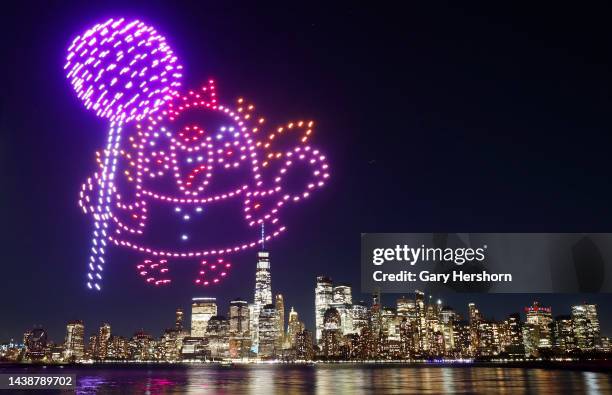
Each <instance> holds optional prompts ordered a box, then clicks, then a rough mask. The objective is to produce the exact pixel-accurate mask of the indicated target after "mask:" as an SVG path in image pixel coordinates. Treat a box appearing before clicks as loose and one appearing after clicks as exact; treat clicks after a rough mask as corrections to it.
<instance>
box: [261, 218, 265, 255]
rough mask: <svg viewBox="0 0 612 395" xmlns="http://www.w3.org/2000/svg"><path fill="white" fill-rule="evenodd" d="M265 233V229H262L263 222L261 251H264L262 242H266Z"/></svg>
mask: <svg viewBox="0 0 612 395" xmlns="http://www.w3.org/2000/svg"><path fill="white" fill-rule="evenodd" d="M265 235H266V232H265V228H264V224H263V222H262V223H261V250H262V251H263V250H265V245H264V242H265V241H266V237H265Z"/></svg>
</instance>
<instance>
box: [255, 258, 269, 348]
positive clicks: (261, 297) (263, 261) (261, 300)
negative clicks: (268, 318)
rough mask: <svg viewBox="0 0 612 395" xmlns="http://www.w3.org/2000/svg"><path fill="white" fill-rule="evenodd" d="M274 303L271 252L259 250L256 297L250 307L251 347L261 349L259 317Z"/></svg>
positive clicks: (256, 270)
mask: <svg viewBox="0 0 612 395" xmlns="http://www.w3.org/2000/svg"><path fill="white" fill-rule="evenodd" d="M271 303H272V278H271V275H270V253H269V252H267V251H259V252H257V267H256V268H255V297H254V299H253V304H252V306H251V308H250V316H251V328H250V331H251V348H252V349H253V350H254V351H255V352H258V350H259V338H260V336H259V327H260V325H259V317H260V315H261V312H262V310H263V307H264V306H266V305H268V304H271Z"/></svg>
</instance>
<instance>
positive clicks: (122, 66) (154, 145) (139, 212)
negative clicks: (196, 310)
mask: <svg viewBox="0 0 612 395" xmlns="http://www.w3.org/2000/svg"><path fill="white" fill-rule="evenodd" d="M65 69H67V70H68V78H69V79H70V80H71V82H72V85H73V87H74V89H75V90H76V91H77V93H78V97H79V98H80V99H81V100H83V102H84V104H85V106H86V108H87V109H92V110H94V111H96V115H98V116H100V117H104V118H108V119H109V120H110V131H109V136H108V140H107V144H106V149H105V150H104V151H103V153H97V163H98V170H97V171H96V172H95V173H94V175H93V176H92V177H90V178H88V179H87V182H86V183H84V184H83V186H82V188H81V192H80V199H79V205H80V206H81V208H82V209H83V211H84V212H85V213H86V214H90V215H91V216H92V218H93V222H94V233H93V240H92V248H91V256H90V261H89V263H88V268H89V271H88V273H87V277H88V279H87V286H88V287H89V288H93V289H98V290H99V289H100V284H101V280H102V272H103V270H104V264H105V260H104V253H105V249H106V247H107V243H109V242H110V243H112V244H114V245H117V246H122V247H127V248H129V249H131V250H134V251H136V252H138V253H141V254H142V255H144V258H143V260H142V261H141V262H139V263H138V265H137V266H136V269H137V272H138V273H139V275H140V276H142V277H143V278H144V279H145V280H146V282H147V283H150V284H155V285H164V284H168V283H170V282H171V280H170V279H169V278H168V275H169V270H170V269H169V260H170V259H172V260H174V259H177V260H178V259H180V260H190V261H196V262H198V269H197V274H196V279H195V284H196V285H204V286H206V285H212V284H216V283H218V282H220V281H221V280H222V279H223V278H224V277H226V276H227V275H228V273H229V270H230V268H231V266H232V265H231V263H230V262H229V261H228V260H227V256H228V255H231V254H232V253H236V252H239V251H244V250H247V249H250V248H254V247H256V246H258V245H262V244H263V243H264V242H267V241H269V240H271V239H273V238H275V237H276V236H278V235H279V234H280V233H282V232H284V231H285V229H286V227H285V226H284V225H283V224H282V223H281V216H280V213H281V212H282V211H283V210H285V209H286V207H287V206H288V205H289V204H290V203H293V202H299V201H301V200H303V199H305V198H307V197H308V196H310V194H311V193H312V192H313V191H315V190H316V189H317V188H320V187H322V186H323V185H324V184H325V182H326V180H327V178H328V177H329V172H328V164H327V161H326V158H325V155H323V154H322V153H321V152H320V151H319V150H318V149H317V148H315V147H313V146H311V145H310V143H309V140H310V138H311V135H312V131H313V122H312V121H296V122H289V123H287V124H285V125H283V126H281V127H277V128H275V129H274V130H273V131H272V132H270V131H268V132H266V131H265V129H264V119H263V118H262V117H259V116H256V115H255V113H254V106H253V105H252V104H248V103H246V102H245V100H244V99H238V101H237V103H236V105H235V106H229V105H223V104H221V103H219V102H218V100H217V94H216V89H215V84H214V81H212V80H210V81H208V83H207V84H206V85H205V86H204V87H202V88H201V89H198V90H189V91H187V92H186V93H184V94H179V93H178V91H177V89H178V87H179V86H180V83H179V79H180V77H181V72H180V70H181V69H182V68H181V66H179V65H178V64H177V58H176V57H175V56H174V55H173V53H172V51H171V50H170V48H169V47H168V45H167V44H166V43H165V40H164V38H163V37H162V36H160V35H159V34H157V33H156V32H155V30H154V29H153V28H151V27H149V26H147V25H145V24H144V23H142V22H139V21H134V22H130V23H127V22H125V21H124V20H123V19H119V20H113V19H111V20H109V21H107V22H105V23H103V24H98V25H96V26H94V27H93V28H92V29H90V30H88V31H87V32H86V33H85V34H83V35H82V36H79V37H77V38H76V39H75V40H74V41H73V43H72V45H71V46H70V48H69V51H68V57H67V63H66V66H65ZM122 129H124V130H123V132H124V133H123V134H125V135H127V138H128V140H127V141H128V144H123V145H121V144H120V138H121V134H122ZM285 135H287V136H286V137H285ZM287 137H288V138H289V140H292V141H294V143H291V144H289V146H286V144H283V143H282V142H280V141H281V140H287ZM295 142H297V144H295ZM296 165H301V166H302V167H306V168H307V169H308V175H309V176H308V178H307V180H306V181H305V182H303V187H300V189H299V190H298V191H295V190H289V188H288V185H287V180H286V179H287V176H288V174H290V173H291V170H292V168H294V166H296ZM237 171H242V178H240V177H239V176H238V175H237V174H236V172H237ZM244 174H246V176H244ZM219 180H221V181H225V182H223V183H221V184H228V182H227V181H230V182H229V183H230V184H233V185H232V186H230V187H227V186H222V187H221V188H220V189H219V187H217V188H215V184H216V183H217V184H218V181H219ZM232 201H238V202H240V205H241V206H242V211H243V215H242V217H243V219H244V226H245V227H246V228H247V229H248V228H253V229H254V230H257V229H259V228H261V229H262V236H261V237H255V236H254V237H252V238H251V239H247V240H238V241H235V242H234V243H228V244H227V245H218V246H211V245H202V246H200V247H192V248H190V249H187V248H186V247H184V243H180V242H179V243H177V244H173V246H172V247H168V246H164V247H162V246H159V245H157V244H156V243H155V242H152V241H150V240H148V238H149V237H148V236H150V234H151V233H152V230H151V225H150V222H151V218H149V215H150V208H151V206H152V205H156V206H155V207H159V206H161V207H163V208H164V209H165V210H167V211H168V212H170V211H171V212H173V213H174V214H176V215H179V216H181V218H182V219H183V220H184V221H194V220H198V221H200V222H202V227H211V226H214V225H215V224H210V223H207V222H206V215H204V214H203V213H204V212H205V210H208V209H209V208H212V207H220V206H221V205H222V204H224V203H227V202H232ZM192 217H198V218H192ZM264 225H265V227H266V229H267V230H268V231H267V233H266V235H264V234H263V227H264ZM153 233H154V232H153ZM257 233H258V232H255V231H252V232H250V234H253V235H255V234H257ZM189 237H190V236H189V235H188V234H182V235H181V236H180V238H181V239H182V240H183V241H186V240H188V239H189Z"/></svg>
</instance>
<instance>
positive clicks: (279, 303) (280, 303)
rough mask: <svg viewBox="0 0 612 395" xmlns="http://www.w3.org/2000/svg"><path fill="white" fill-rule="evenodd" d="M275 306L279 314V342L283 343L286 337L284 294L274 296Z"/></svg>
mask: <svg viewBox="0 0 612 395" xmlns="http://www.w3.org/2000/svg"><path fill="white" fill-rule="evenodd" d="M274 306H275V307H276V313H277V314H278V339H279V344H281V345H282V344H283V341H284V339H285V301H284V299H283V295H281V294H278V295H276V297H275V298H274Z"/></svg>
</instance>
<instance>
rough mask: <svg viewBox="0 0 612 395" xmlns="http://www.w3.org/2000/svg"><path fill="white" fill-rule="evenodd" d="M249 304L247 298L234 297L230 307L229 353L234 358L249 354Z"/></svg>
mask: <svg viewBox="0 0 612 395" xmlns="http://www.w3.org/2000/svg"><path fill="white" fill-rule="evenodd" d="M249 325H250V323H249V306H248V304H247V302H246V301H245V300H242V299H234V300H232V301H231V302H230V308H229V353H230V357H232V358H245V357H248V356H249V349H250V347H251V336H250V333H249Z"/></svg>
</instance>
